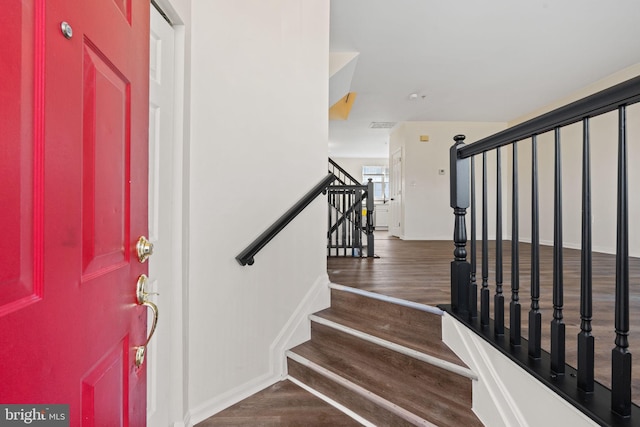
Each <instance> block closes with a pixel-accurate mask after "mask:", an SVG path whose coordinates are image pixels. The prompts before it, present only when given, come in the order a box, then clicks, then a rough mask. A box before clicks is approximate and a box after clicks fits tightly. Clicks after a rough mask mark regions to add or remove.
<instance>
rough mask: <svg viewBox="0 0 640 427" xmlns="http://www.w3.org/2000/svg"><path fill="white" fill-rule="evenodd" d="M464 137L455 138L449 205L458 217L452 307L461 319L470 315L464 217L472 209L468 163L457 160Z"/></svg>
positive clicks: (452, 271) (452, 264)
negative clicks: (470, 204) (469, 208)
mask: <svg viewBox="0 0 640 427" xmlns="http://www.w3.org/2000/svg"><path fill="white" fill-rule="evenodd" d="M464 138H465V137H464V135H456V136H455V137H454V138H453V139H454V140H455V141H456V143H455V144H454V145H453V146H452V147H451V150H450V151H449V161H450V169H451V183H450V186H451V195H450V196H451V200H450V205H451V207H452V208H453V214H454V215H455V222H454V229H453V243H454V246H455V249H454V251H453V256H454V259H453V261H451V306H452V308H453V309H454V310H455V311H457V312H458V313H459V314H460V315H461V316H468V314H469V280H470V278H471V266H470V265H469V263H468V262H467V250H466V243H467V227H466V223H465V215H466V212H467V208H468V207H469V159H458V148H459V147H460V146H462V145H463V144H464Z"/></svg>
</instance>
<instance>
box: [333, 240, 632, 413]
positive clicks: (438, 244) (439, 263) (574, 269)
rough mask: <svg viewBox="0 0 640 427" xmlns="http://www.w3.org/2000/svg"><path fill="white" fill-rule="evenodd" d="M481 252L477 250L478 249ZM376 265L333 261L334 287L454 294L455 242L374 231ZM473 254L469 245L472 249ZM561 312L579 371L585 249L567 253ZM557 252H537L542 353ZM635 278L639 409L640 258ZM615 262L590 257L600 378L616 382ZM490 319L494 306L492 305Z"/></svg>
mask: <svg viewBox="0 0 640 427" xmlns="http://www.w3.org/2000/svg"><path fill="white" fill-rule="evenodd" d="M478 248H479V249H480V244H478ZM375 249H376V250H375V252H376V255H378V256H379V257H380V258H376V259H368V258H363V259H354V258H329V260H328V272H329V278H330V279H331V281H332V282H334V283H339V284H342V285H346V286H353V287H357V288H361V289H365V290H368V291H372V292H378V293H381V294H385V295H388V296H393V297H397V298H403V299H407V300H410V301H415V302H420V303H423V304H429V305H434V306H435V305H438V304H448V303H449V302H450V301H449V296H450V286H451V285H450V278H449V275H450V265H449V263H450V262H451V259H452V258H453V243H452V242H450V241H404V240H400V239H397V238H395V237H390V236H389V235H388V233H386V232H376V248H375ZM467 249H468V247H467ZM503 251H504V255H503V260H504V270H503V275H504V280H503V286H504V295H505V313H506V316H507V317H506V319H505V325H506V326H507V327H508V325H509V319H508V315H509V309H508V304H509V301H510V298H511V242H510V241H505V242H503ZM530 253H531V245H530V244H527V243H521V244H520V263H519V266H520V302H521V304H522V312H523V319H524V320H523V322H524V323H523V325H522V333H523V336H524V337H525V338H526V336H527V325H526V318H527V317H526V313H527V312H528V310H529V307H530V299H529V295H530V294H529V291H530V274H531V273H530V271H531V265H530V263H531V261H530ZM494 255H495V242H490V245H489V272H488V283H489V289H490V292H491V298H490V300H491V303H493V295H494V294H495V277H496V276H495V258H494ZM563 256H564V271H563V277H564V309H563V316H564V322H565V324H566V337H567V343H566V344H567V356H566V361H567V363H568V364H569V365H571V366H574V367H575V366H576V347H577V344H576V336H577V334H578V332H579V331H580V251H579V250H574V249H564V251H563ZM481 257H482V253H481V251H480V250H478V254H477V260H478V261H477V282H478V289H480V287H481V283H482V271H481V265H482V262H481V259H482V258H481ZM552 257H553V248H552V247H551V246H541V247H540V285H541V298H540V307H541V311H542V316H543V317H542V325H543V335H542V347H543V348H544V349H545V350H547V351H549V348H550V344H549V340H550V338H549V331H550V326H549V324H550V322H551V320H552V318H553V302H552V281H553V258H552ZM629 275H630V288H631V295H630V303H629V309H630V313H631V316H630V317H631V318H630V333H629V342H630V351H631V353H632V355H633V357H632V360H633V367H632V374H633V380H632V395H633V401H634V402H635V403H636V404H639V403H640V259H638V258H631V259H630V261H629ZM614 290H615V256H614V255H609V254H601V253H593V323H592V325H593V335H594V337H595V343H596V367H595V370H596V372H595V376H596V380H597V381H599V382H600V383H601V384H603V385H605V386H607V387H609V386H610V384H611V379H610V378H611V362H610V360H611V350H612V348H613V347H614V340H615V327H614V317H615V311H614V304H615V297H614V295H615V293H614ZM490 313H493V306H491V307H490Z"/></svg>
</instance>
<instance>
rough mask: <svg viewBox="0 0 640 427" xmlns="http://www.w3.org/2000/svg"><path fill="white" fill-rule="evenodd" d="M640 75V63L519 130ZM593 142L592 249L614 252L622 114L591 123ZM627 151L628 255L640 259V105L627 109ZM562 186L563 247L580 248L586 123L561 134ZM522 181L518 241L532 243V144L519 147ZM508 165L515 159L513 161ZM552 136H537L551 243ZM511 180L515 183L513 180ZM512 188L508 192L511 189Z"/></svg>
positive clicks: (544, 221)
mask: <svg viewBox="0 0 640 427" xmlns="http://www.w3.org/2000/svg"><path fill="white" fill-rule="evenodd" d="M638 75H640V64H638V65H636V66H633V67H630V68H628V69H625V70H622V71H620V72H618V73H616V74H614V75H612V76H609V77H608V78H606V79H604V80H602V81H599V82H596V83H594V84H593V85H591V86H589V87H587V88H584V89H582V90H580V91H578V92H576V93H575V94H573V95H572V96H571V97H568V98H565V99H562V100H560V101H558V102H556V103H553V104H552V105H549V106H547V107H545V108H543V109H540V110H537V111H536V112H534V113H531V114H528V115H527V116H525V117H523V118H520V119H518V120H515V121H514V122H512V123H510V125H515V124H517V123H519V122H522V121H524V120H526V119H528V118H531V117H534V115H538V114H542V113H544V112H547V111H550V110H552V109H554V108H557V107H559V106H562V105H564V104H566V103H569V102H572V101H574V100H577V99H580V98H583V97H585V96H588V95H590V94H592V93H595V92H597V91H599V90H602V89H605V88H607V87H610V86H612V85H614V84H616V83H620V82H622V81H625V80H627V79H630V78H632V77H635V76H638ZM590 122H591V123H590V142H591V169H592V176H591V185H592V190H591V197H592V213H593V218H592V225H593V250H594V251H596V252H605V253H615V246H616V192H617V184H616V179H617V175H616V174H617V151H618V113H617V112H611V113H608V114H606V115H603V116H599V117H596V118H593V119H591V120H590ZM627 126H628V129H627V147H628V168H629V219H630V220H629V231H630V246H629V248H630V253H631V255H632V256H640V225H639V224H638V223H637V221H634V220H633V219H634V218H638V217H640V191H639V190H640V184H639V183H640V168H638V167H636V165H638V164H640V105H638V104H635V105H632V106H630V107H629V108H628V109H627ZM560 140H561V152H562V156H561V158H562V184H563V201H562V203H563V237H564V246H566V247H571V248H580V244H581V234H580V233H581V211H582V208H581V206H582V205H581V204H582V192H581V191H582V175H581V174H582V124H581V123H576V124H574V125H571V126H568V127H565V128H563V129H562V130H561V134H560ZM518 151H519V155H518V168H519V179H520V187H519V190H520V191H519V193H520V238H521V240H525V241H530V240H531V141H530V140H526V141H522V142H520V143H519V144H518ZM509 162H511V160H510V159H509ZM553 162H554V135H553V132H547V133H546V134H543V135H540V136H538V165H539V166H538V167H539V172H538V179H539V186H540V187H539V197H540V242H541V243H543V244H549V245H551V244H553V220H554V215H553V185H554V166H553V164H554V163H553ZM510 181H511V179H510ZM510 188H511V187H510V186H509V192H510V191H511V190H510Z"/></svg>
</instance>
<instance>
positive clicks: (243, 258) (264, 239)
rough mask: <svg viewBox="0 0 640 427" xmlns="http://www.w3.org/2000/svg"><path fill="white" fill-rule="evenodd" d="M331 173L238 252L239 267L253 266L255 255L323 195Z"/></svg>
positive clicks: (333, 177)
mask: <svg viewBox="0 0 640 427" xmlns="http://www.w3.org/2000/svg"><path fill="white" fill-rule="evenodd" d="M335 179H336V176H335V175H334V174H333V173H330V174H328V175H327V176H326V177H324V178H323V179H322V180H321V181H320V182H319V183H318V184H316V185H315V186H314V187H313V188H312V189H311V190H309V192H308V193H307V194H305V195H304V196H303V197H302V198H301V199H300V200H299V201H298V202H297V203H296V204H295V205H293V206H292V207H291V209H289V210H288V211H287V212H285V213H284V214H283V215H282V216H281V217H280V218H279V219H278V220H277V221H276V222H274V223H273V225H271V226H270V227H269V228H267V230H265V232H264V233H262V234H261V235H260V236H258V238H257V239H255V240H254V241H253V242H252V243H251V244H250V245H249V246H247V248H246V249H245V250H243V251H242V252H240V254H239V255H238V256H237V257H236V261H238V263H239V264H240V265H253V263H254V257H255V255H256V254H257V253H258V252H260V250H261V249H262V248H264V247H265V246H266V245H267V243H269V242H270V241H271V239H273V238H274V237H275V236H276V235H277V234H278V233H279V232H281V231H282V230H283V229H284V228H285V227H286V226H287V224H289V223H290V222H291V221H292V220H293V219H294V218H295V217H296V216H298V214H299V213H300V212H302V211H303V210H304V208H306V207H307V206H308V205H309V203H311V202H312V201H313V200H314V199H315V198H316V197H318V196H319V195H320V194H322V193H324V192H325V191H326V189H327V187H328V186H329V185H331V183H332V182H333V181H335Z"/></svg>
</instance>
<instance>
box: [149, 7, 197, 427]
mask: <svg viewBox="0 0 640 427" xmlns="http://www.w3.org/2000/svg"><path fill="white" fill-rule="evenodd" d="M172 3H173V2H172V0H154V1H152V5H151V7H152V9H153V8H154V7H156V8H159V9H160V10H161V11H162V13H164V15H165V16H166V17H167V18H168V20H169V21H170V23H171V26H172V27H173V30H174V106H173V108H174V110H173V118H172V120H173V153H172V158H173V164H172V167H173V182H172V185H171V189H170V191H171V193H172V197H173V201H174V203H173V206H172V208H173V211H172V213H171V216H172V224H171V233H172V241H173V247H172V248H171V254H172V256H171V258H172V269H171V270H172V277H170V278H164V282H165V283H171V288H170V289H167V290H160V292H162V293H163V296H164V295H167V297H168V298H163V300H164V301H163V303H165V305H164V306H161V307H159V309H160V312H161V317H160V322H163V323H165V324H167V325H170V327H171V334H170V337H171V342H170V343H166V345H165V346H163V349H164V351H169V352H170V357H169V358H170V360H171V362H172V363H171V371H170V372H164V373H163V374H164V375H168V376H169V377H170V381H169V390H155V393H164V394H166V395H167V396H169V398H168V401H169V409H168V417H169V420H166V421H167V424H164V425H174V426H176V427H178V426H184V425H190V420H189V419H190V416H189V403H188V402H189V399H188V397H189V396H188V374H189V351H188V336H189V330H188V325H189V323H188V321H187V320H188V319H187V316H188V312H189V311H188V301H189V298H188V297H189V292H188V281H187V277H188V276H187V267H188V264H187V261H186V260H187V259H188V248H189V241H188V239H189V237H188V232H187V231H188V219H189V208H188V206H189V191H188V189H189V188H188V186H189V180H188V171H189V139H188V126H186V124H188V122H189V121H188V120H189V117H188V109H186V108H185V104H186V99H187V96H186V94H187V88H188V83H187V80H186V75H187V70H188V64H187V63H186V52H187V44H186V43H187V37H186V34H187V31H186V25H185V23H184V22H185V21H184V20H183V19H182V18H181V16H180V15H179V13H178V12H177V11H176V8H174V6H173V4H172ZM149 142H150V141H149ZM169 301H170V302H171V306H166V302H169ZM149 427H154V426H151V425H150V426H149Z"/></svg>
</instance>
